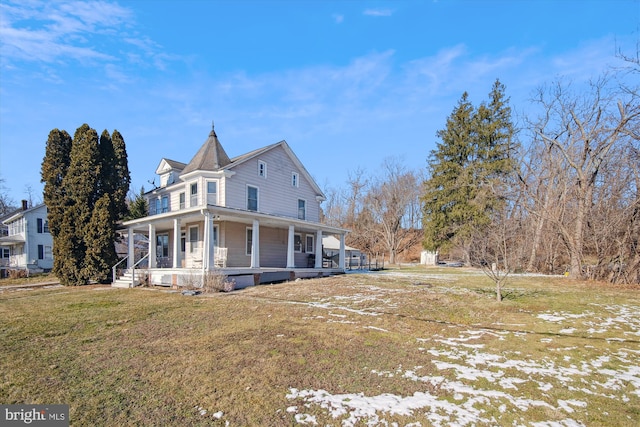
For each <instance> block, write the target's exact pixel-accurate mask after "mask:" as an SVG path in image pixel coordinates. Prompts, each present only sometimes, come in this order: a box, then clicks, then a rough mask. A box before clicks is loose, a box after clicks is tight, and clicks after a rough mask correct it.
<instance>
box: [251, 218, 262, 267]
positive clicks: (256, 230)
mask: <svg viewBox="0 0 640 427" xmlns="http://www.w3.org/2000/svg"><path fill="white" fill-rule="evenodd" d="M251 268H260V222H259V221H258V220H257V219H254V220H253V229H252V231H251Z"/></svg>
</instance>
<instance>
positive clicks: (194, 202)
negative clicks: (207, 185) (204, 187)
mask: <svg viewBox="0 0 640 427" xmlns="http://www.w3.org/2000/svg"><path fill="white" fill-rule="evenodd" d="M189 206H198V183H197V182H194V183H193V184H191V199H190V200H189Z"/></svg>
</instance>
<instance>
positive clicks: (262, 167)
mask: <svg viewBox="0 0 640 427" xmlns="http://www.w3.org/2000/svg"><path fill="white" fill-rule="evenodd" d="M258 176H259V177H261V178H266V177H267V163H266V162H263V161H262V160H258Z"/></svg>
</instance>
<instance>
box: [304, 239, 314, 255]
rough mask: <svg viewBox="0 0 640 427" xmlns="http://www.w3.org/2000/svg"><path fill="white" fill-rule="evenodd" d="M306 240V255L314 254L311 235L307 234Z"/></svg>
mask: <svg viewBox="0 0 640 427" xmlns="http://www.w3.org/2000/svg"><path fill="white" fill-rule="evenodd" d="M306 239H307V253H308V254H312V253H314V252H315V250H314V247H313V240H314V238H313V234H307V235H306Z"/></svg>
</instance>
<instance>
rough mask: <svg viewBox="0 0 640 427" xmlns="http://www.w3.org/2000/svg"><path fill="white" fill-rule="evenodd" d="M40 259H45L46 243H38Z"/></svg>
mask: <svg viewBox="0 0 640 427" xmlns="http://www.w3.org/2000/svg"><path fill="white" fill-rule="evenodd" d="M38 259H44V245H38Z"/></svg>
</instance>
